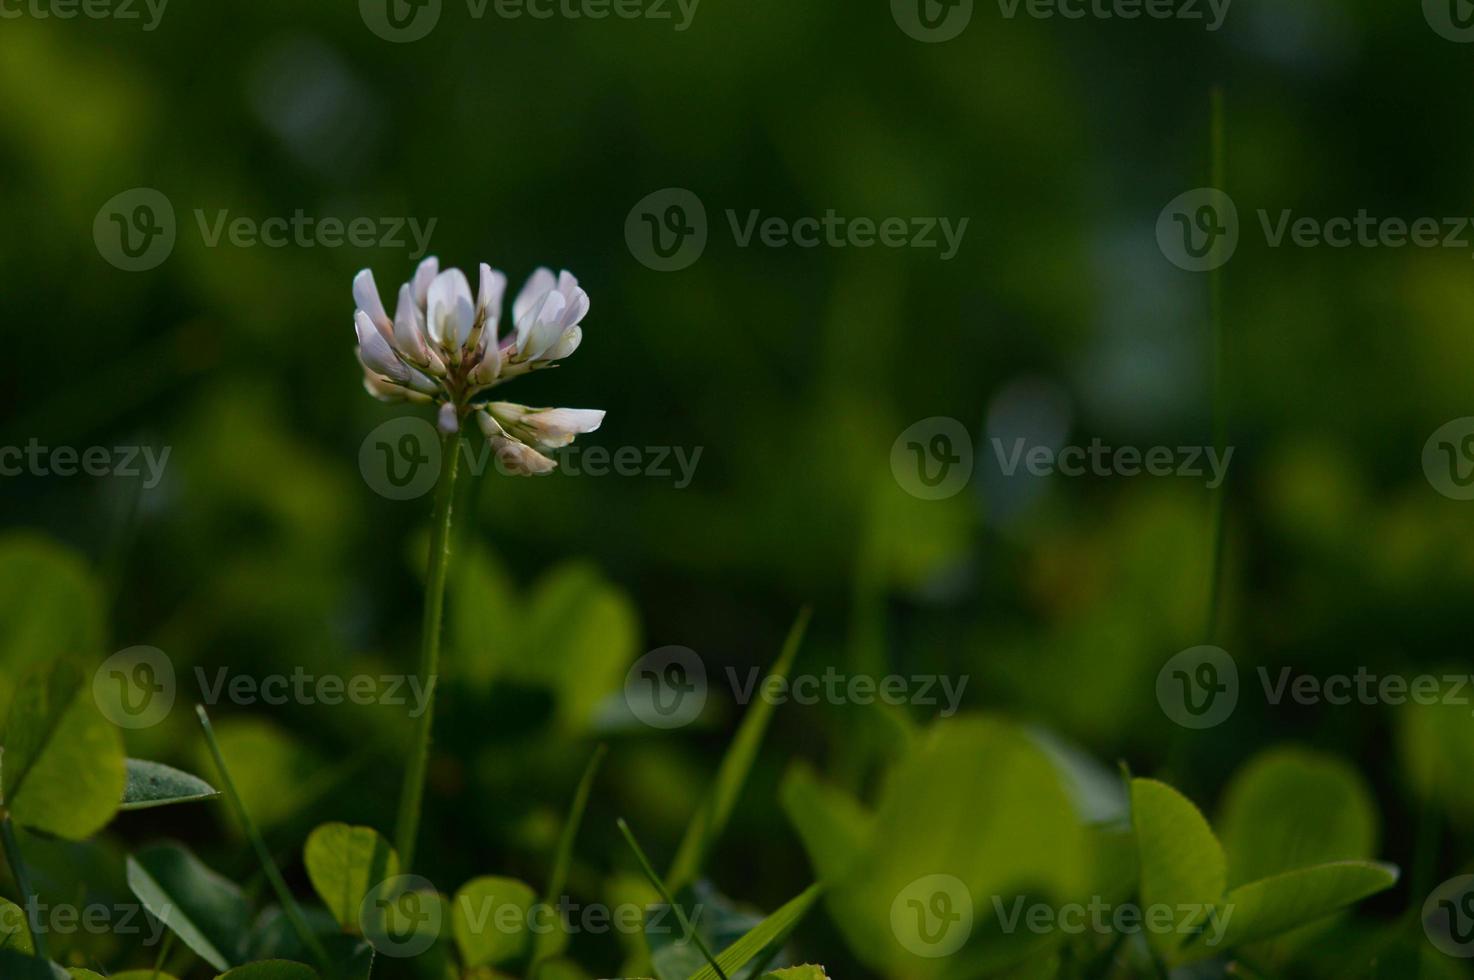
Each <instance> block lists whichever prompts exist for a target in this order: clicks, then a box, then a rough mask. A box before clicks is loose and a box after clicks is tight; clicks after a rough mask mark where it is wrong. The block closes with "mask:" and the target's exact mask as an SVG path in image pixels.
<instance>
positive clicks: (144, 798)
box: [119, 759, 220, 810]
mask: <svg viewBox="0 0 1474 980" xmlns="http://www.w3.org/2000/svg"><path fill="white" fill-rule="evenodd" d="M219 795H220V791H219V790H217V789H216V788H215V787H213V786H211V785H210V784H209V783H207V782H205V781H204V780H203V779H200V778H199V777H198V776H191V775H190V774H189V773H187V772H182V771H181V770H178V769H175V768H174V767H173V766H166V765H164V764H163V763H162V762H148V761H146V760H143V759H129V760H127V770H126V774H125V780H124V783H123V803H122V806H121V807H119V809H122V810H148V809H151V808H152V807H156V806H168V805H169V804H171V803H194V802H196V801H198V800H210V799H214V798H215V797H217V796H219Z"/></svg>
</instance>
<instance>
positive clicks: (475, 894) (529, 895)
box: [451, 876, 537, 967]
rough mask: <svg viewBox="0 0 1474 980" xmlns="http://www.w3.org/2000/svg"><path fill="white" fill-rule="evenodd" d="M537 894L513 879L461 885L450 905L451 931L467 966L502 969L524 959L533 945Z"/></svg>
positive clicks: (479, 881)
mask: <svg viewBox="0 0 1474 980" xmlns="http://www.w3.org/2000/svg"><path fill="white" fill-rule="evenodd" d="M536 902H537V893H536V892H534V891H533V890H532V889H531V888H530V887H528V886H527V885H525V884H523V883H522V882H520V881H517V880H515V879H513V878H498V877H493V876H487V877H482V878H475V879H473V880H471V881H468V882H467V883H466V884H464V885H462V886H461V888H460V890H459V891H457V892H456V894H455V899H454V900H453V902H452V903H451V909H452V914H451V928H452V930H453V933H454V935H455V941H456V947H457V948H458V949H459V950H460V953H461V961H462V962H463V963H464V964H465V965H466V966H471V967H476V966H499V965H502V964H506V963H509V962H512V961H515V960H517V959H518V958H520V957H522V956H524V955H525V954H526V953H527V951H528V949H529V948H530V944H531V942H532V931H531V929H530V928H529V926H530V921H531V920H530V918H529V917H530V915H531V910H532V907H533V905H534V904H536Z"/></svg>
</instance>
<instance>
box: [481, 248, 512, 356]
mask: <svg viewBox="0 0 1474 980" xmlns="http://www.w3.org/2000/svg"><path fill="white" fill-rule="evenodd" d="M506 292H507V277H506V276H504V275H503V274H502V273H500V272H498V271H497V270H495V269H493V268H492V267H491V266H489V265H487V264H486V263H485V262H483V263H481V284H480V287H479V288H478V289H477V290H476V312H477V313H479V314H481V316H482V317H484V318H485V321H484V322H485V323H486V334H487V336H489V337H490V338H491V341H490V342H491V343H493V344H494V343H496V325H497V323H498V322H499V321H500V320H501V318H502V297H503V296H505V295H506Z"/></svg>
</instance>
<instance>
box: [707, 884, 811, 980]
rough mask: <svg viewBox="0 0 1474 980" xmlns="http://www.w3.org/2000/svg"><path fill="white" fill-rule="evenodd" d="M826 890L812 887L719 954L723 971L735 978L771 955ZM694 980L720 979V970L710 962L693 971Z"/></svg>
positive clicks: (718, 964)
mask: <svg viewBox="0 0 1474 980" xmlns="http://www.w3.org/2000/svg"><path fill="white" fill-rule="evenodd" d="M823 891H824V889H823V886H822V885H811V886H809V887H808V888H807V889H805V891H804V892H803V894H801V895H799V896H797V897H796V898H794V899H792V900H790V901H789V902H787V903H785V904H784V905H783V907H782V908H780V909H778V910H777V911H776V912H774V913H773V914H772V915H770V916H768V917H767V918H766V919H764V920H763V921H762V922H760V923H759V924H758V925H757V927H756V928H754V929H753V930H752V931H751V932H749V933H748V934H747V935H745V936H743V937H742V938H741V939H739V940H737V941H736V942H735V943H733V944H732V945H730V946H728V947H727V948H726V949H724V950H722V951H721V952H720V953H718V954H717V962H716V966H719V967H721V973H722V974H724V975H726V976H728V977H731V976H733V975H735V974H736V973H737V971H739V970H741V969H742V968H743V967H745V966H747V965H748V964H749V963H751V962H752V961H753V960H755V959H760V958H761V959H766V958H768V957H769V956H771V954H772V952H773V951H775V950H776V949H777V948H779V947H781V946H782V945H783V942H784V941H785V940H786V939H787V938H788V934H789V933H791V932H792V931H793V930H794V928H795V927H797V926H798V924H799V921H800V920H802V919H803V917H804V916H805V915H807V914H808V911H809V909H810V908H811V907H812V906H813V904H814V903H815V902H816V901H818V899H819V896H820V895H821V894H822V893H823ZM765 953H766V954H767V955H766V956H765V955H764V954H765ZM690 980H718V973H717V970H716V969H715V967H713V966H712V965H711V964H708V965H706V966H704V967H702V968H701V969H700V970H698V971H697V972H696V973H694V974H692V976H691V977H690Z"/></svg>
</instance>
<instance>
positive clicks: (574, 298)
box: [563, 289, 589, 327]
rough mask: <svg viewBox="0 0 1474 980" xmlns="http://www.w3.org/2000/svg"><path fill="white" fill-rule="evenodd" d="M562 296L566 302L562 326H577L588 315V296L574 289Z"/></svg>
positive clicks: (580, 290)
mask: <svg viewBox="0 0 1474 980" xmlns="http://www.w3.org/2000/svg"><path fill="white" fill-rule="evenodd" d="M563 296H564V298H565V299H567V300H568V309H566V310H564V311H563V326H564V327H574V326H577V325H578V324H580V323H582V322H583V318H584V317H586V316H588V315H589V294H588V293H586V292H584V291H583V290H582V289H574V290H573V291H572V292H571V293H564V294H563Z"/></svg>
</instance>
